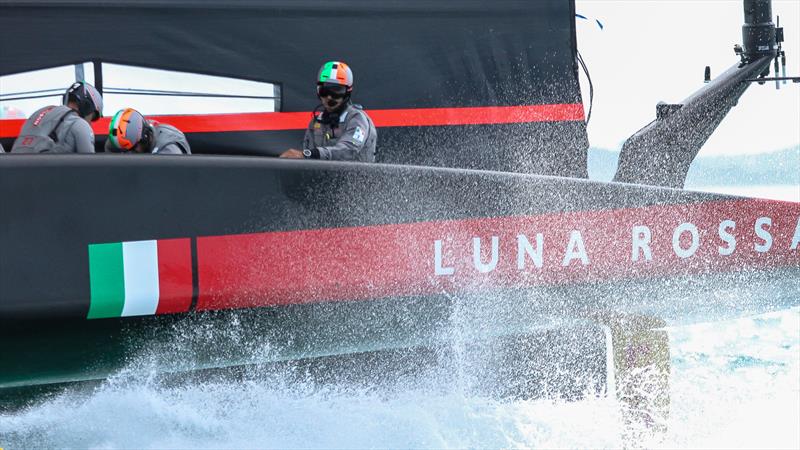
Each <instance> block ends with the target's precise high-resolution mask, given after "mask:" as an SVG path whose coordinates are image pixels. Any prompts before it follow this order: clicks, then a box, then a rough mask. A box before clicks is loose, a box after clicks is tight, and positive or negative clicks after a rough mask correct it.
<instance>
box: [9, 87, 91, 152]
mask: <svg viewBox="0 0 800 450" xmlns="http://www.w3.org/2000/svg"><path fill="white" fill-rule="evenodd" d="M62 103H63V105H60V106H45V107H44V108H41V109H39V110H38V111H36V112H34V113H33V114H32V115H31V117H30V118H28V120H26V121H25V124H24V125H22V130H21V131H20V133H19V137H18V138H17V140H16V141H14V145H13V146H12V147H11V153H94V132H92V127H91V126H90V125H89V123H90V122H94V121H96V120H98V119H100V117H101V116H102V115H103V97H101V96H100V92H98V91H97V89H95V87H94V86H92V85H91V84H89V83H86V82H83V81H77V82H75V83H74V84H73V85H72V86H70V87H69V89H67V92H65V93H64V98H63V102H62Z"/></svg>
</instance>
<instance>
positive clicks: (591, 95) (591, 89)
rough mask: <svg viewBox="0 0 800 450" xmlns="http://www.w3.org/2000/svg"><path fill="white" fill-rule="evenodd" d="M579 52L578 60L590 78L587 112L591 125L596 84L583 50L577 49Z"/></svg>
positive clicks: (587, 123)
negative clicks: (584, 58)
mask: <svg viewBox="0 0 800 450" xmlns="http://www.w3.org/2000/svg"><path fill="white" fill-rule="evenodd" d="M575 52H576V53H577V54H578V62H579V63H580V64H581V67H583V73H585V74H586V79H587V80H589V112H588V113H587V114H586V125H587V126H588V125H589V120H591V118H592V106H593V105H594V85H593V84H592V77H591V75H589V68H587V67H586V63H585V62H584V61H583V56H582V55H581V52H580V51H578V50H575Z"/></svg>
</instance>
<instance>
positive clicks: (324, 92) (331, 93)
mask: <svg viewBox="0 0 800 450" xmlns="http://www.w3.org/2000/svg"><path fill="white" fill-rule="evenodd" d="M317 95H319V96H320V97H330V98H334V99H340V98H344V97H345V96H346V95H347V88H345V87H344V86H342V87H341V88H340V89H337V88H329V87H320V88H317Z"/></svg>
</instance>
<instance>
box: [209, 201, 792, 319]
mask: <svg viewBox="0 0 800 450" xmlns="http://www.w3.org/2000/svg"><path fill="white" fill-rule="evenodd" d="M759 217H770V218H771V220H772V225H771V226H770V227H766V229H767V230H768V231H769V233H770V235H771V237H772V239H773V243H772V245H771V248H770V249H769V250H768V251H766V252H758V251H756V249H755V246H756V245H764V244H765V241H764V240H763V239H762V238H761V237H758V236H757V235H756V232H755V226H754V225H755V222H756V220H757V219H758V218H759ZM799 218H800V204H796V203H784V202H772V201H760V200H727V201H718V202H706V203H695V204H685V205H669V206H652V207H645V208H636V209H620V210H608V211H591V212H575V213H561V214H547V215H539V216H521V217H498V218H485V219H471V220H457V221H443V222H427V223H412V224H398V225H383V226H369V227H355V228H338V229H320V230H304V231H290V232H272V233H258V234H245V235H232V236H214V237H202V238H198V242H197V247H198V264H199V267H198V276H199V281H200V296H199V298H198V304H197V308H198V309H201V310H207V309H229V308H247V307H258V306H272V305H285V304H294V303H309V302H319V301H341V300H366V299H374V298H385V297H394V296H413V295H428V294H437V293H443V292H450V293H455V292H468V291H477V290H482V289H486V288H490V289H491V288H503V287H526V286H537V285H559V284H569V283H586V282H603V281H612V280H621V279H635V278H650V277H664V276H680V275H686V274H703V273H719V272H731V271H738V270H749V269H765V268H779V267H798V266H800V256H799V255H800V251H798V250H792V249H790V246H791V243H792V237H793V235H794V233H795V229H796V226H797V221H798V220H800V219H799ZM723 220H733V221H735V222H736V228H735V230H728V231H730V232H731V234H732V235H734V236H735V239H736V241H737V246H736V249H735V251H734V252H733V254H731V255H728V256H724V255H722V254H720V249H719V248H720V247H723V248H724V247H726V246H727V244H725V243H724V242H723V240H722V238H721V237H720V235H719V231H718V228H719V224H720V222H722V221H723ZM687 222H688V223H691V224H693V225H694V226H696V228H697V231H698V237H699V247H698V248H697V250H696V252H695V253H694V254H692V255H691V256H689V257H686V258H681V257H679V256H678V255H677V254H676V252H675V250H674V249H673V233H674V231H675V230H676V228H677V227H678V226H679V225H681V224H682V223H687ZM634 226H647V227H648V229H649V230H650V232H651V234H652V240H651V243H650V245H649V249H650V251H651V253H652V260H647V259H645V257H644V254H643V252H641V251H639V252H637V254H639V260H638V261H632V239H633V238H632V229H633V227H634ZM573 231H579V232H580V234H581V237H582V243H583V244H584V246H585V250H586V257H587V258H588V264H586V265H584V264H583V263H582V261H581V259H580V258H579V257H577V256H576V257H574V258H572V259H568V260H567V263H568V264H567V265H566V266H564V262H565V255H566V254H567V253H568V252H567V249H568V245H569V242H570V236H571V233H572V232H573ZM537 233H541V234H542V237H543V242H544V245H543V258H542V259H543V261H542V263H543V264H542V267H541V268H538V267H535V266H534V263H533V261H532V260H531V258H530V257H528V256H527V254H526V256H525V263H526V266H525V268H524V269H523V270H519V269H518V266H517V246H518V238H517V236H518V235H520V234H522V235H525V236H527V239H528V240H529V241H530V243H531V245H533V246H535V245H536V234H537ZM492 236H496V237H498V239H499V258H498V262H497V265H496V267H495V268H493V269H492V270H491V271H489V272H488V273H481V272H479V271H478V270H477V269H476V268H475V267H476V265H475V263H474V261H473V258H474V256H473V238H480V239H481V250H482V252H481V255H482V256H481V261H482V262H483V263H487V262H489V261H490V256H491V255H490V248H491V237H492ZM437 240H441V241H442V252H441V255H442V258H441V266H442V267H443V268H451V269H452V270H453V274H452V275H437V274H436V270H435V266H434V264H435V256H434V255H435V252H434V242H435V241H437ZM690 241H691V233H690V232H688V231H687V232H685V233H682V234H680V239H679V240H678V243H679V244H680V245H681V248H683V249H689V248H690V247H691V242H690ZM573 250H574V248H573Z"/></svg>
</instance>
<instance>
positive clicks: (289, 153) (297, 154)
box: [280, 148, 303, 159]
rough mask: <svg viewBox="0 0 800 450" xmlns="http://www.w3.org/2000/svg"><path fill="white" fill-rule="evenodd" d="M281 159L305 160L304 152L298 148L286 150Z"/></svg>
mask: <svg viewBox="0 0 800 450" xmlns="http://www.w3.org/2000/svg"><path fill="white" fill-rule="evenodd" d="M280 157H281V158H291V159H303V152H302V151H300V150H298V149H296V148H290V149H289V150H286V151H285V152H283V153H281V156H280Z"/></svg>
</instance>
